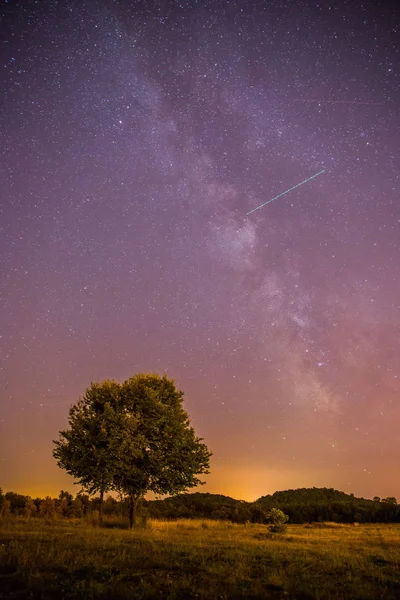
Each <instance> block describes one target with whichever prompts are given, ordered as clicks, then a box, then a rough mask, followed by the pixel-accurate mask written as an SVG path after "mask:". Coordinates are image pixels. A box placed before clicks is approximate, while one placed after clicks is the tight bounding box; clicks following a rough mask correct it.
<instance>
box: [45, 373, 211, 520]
mask: <svg viewBox="0 0 400 600" xmlns="http://www.w3.org/2000/svg"><path fill="white" fill-rule="evenodd" d="M182 402H183V392H182V391H181V390H178V389H177V388H176V387H175V384H174V381H173V380H170V379H168V378H167V377H166V376H163V377H160V376H159V375H157V374H139V375H135V376H133V377H131V378H130V379H128V380H127V381H125V382H124V383H122V384H119V383H117V382H115V381H110V380H106V381H104V382H102V383H92V384H91V386H90V387H89V388H88V389H87V390H86V393H85V396H84V397H83V398H82V399H80V400H79V401H78V402H77V404H76V405H74V406H72V407H71V409H70V411H69V420H68V421H69V429H67V430H64V431H60V439H59V440H58V441H55V442H54V444H55V449H54V451H53V455H54V457H55V458H56V460H57V463H58V465H59V466H60V467H61V468H63V469H66V471H67V472H68V473H69V474H70V475H72V476H73V477H74V478H75V479H76V480H77V481H78V483H80V484H81V486H82V488H83V489H84V490H86V491H87V492H88V493H89V494H93V493H97V492H99V493H100V499H101V502H100V506H101V505H102V499H103V495H104V493H106V492H108V491H112V490H114V491H118V492H119V493H121V494H123V495H125V496H127V497H128V498H129V520H130V526H132V524H133V519H134V512H135V509H136V507H137V505H138V502H139V501H140V500H141V498H143V497H144V495H145V494H146V493H147V492H149V491H152V492H155V493H156V494H177V493H179V492H184V491H186V490H188V489H189V488H192V487H195V486H197V485H199V484H202V483H203V482H202V481H200V479H198V477H197V475H200V474H203V473H208V469H209V459H210V456H211V453H210V452H209V450H208V448H207V447H206V445H205V444H203V443H202V440H201V438H198V437H196V435H195V432H194V429H193V427H192V426H191V424H190V419H189V416H188V414H187V413H186V411H185V410H184V409H183V406H182Z"/></svg>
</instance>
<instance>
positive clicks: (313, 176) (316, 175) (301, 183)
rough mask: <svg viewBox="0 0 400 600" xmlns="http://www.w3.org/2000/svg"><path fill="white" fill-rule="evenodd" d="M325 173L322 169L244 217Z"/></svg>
mask: <svg viewBox="0 0 400 600" xmlns="http://www.w3.org/2000/svg"><path fill="white" fill-rule="evenodd" d="M325 171H326V169H323V170H322V171H319V173H316V174H315V175H312V176H311V177H308V179H305V180H304V181H301V182H300V183H297V184H296V185H294V186H293V187H291V188H289V189H288V190H286V192H282V194H278V196H275V198H271V200H268V201H267V202H264V203H263V204H260V206H257V208H253V209H252V210H250V211H249V212H248V213H246V215H251V213H253V212H254V211H256V210H258V209H259V208H262V207H263V206H265V205H266V204H269V203H270V202H273V201H274V200H277V199H278V198H280V197H281V196H284V195H285V194H288V193H289V192H291V191H292V190H295V189H296V188H298V187H300V186H301V185H303V183H307V181H311V179H314V178H315V177H318V175H321V173H324V172H325Z"/></svg>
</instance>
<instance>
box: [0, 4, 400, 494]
mask: <svg viewBox="0 0 400 600" xmlns="http://www.w3.org/2000/svg"><path fill="white" fill-rule="evenodd" d="M388 4H389V3H379V2H363V3H361V4H359V3H353V2H333V3H331V4H330V3H327V2H321V3H319V4H317V3H315V2H311V1H310V2H306V1H305V2H298V1H289V2H277V1H273V2H254V3H253V2H247V3H246V2H239V1H236V2H235V1H233V2H215V0H213V1H211V0H210V1H208V2H207V1H199V2H195V1H193V2H188V1H182V2H179V1H177V2H173V1H171V2H155V1H154V2H128V1H126V2H122V1H112V0H105V1H104V2H94V1H92V2H90V1H89V0H83V1H82V0H80V1H79V2H78V0H70V1H69V2H57V1H54V2H47V1H43V2H22V1H21V2H16V1H15V2H13V1H11V0H9V1H8V2H3V3H2V4H1V7H0V10H1V13H0V22H1V35H0V39H1V40H2V43H1V61H0V67H1V81H0V90H1V91H0V95H1V105H0V128H1V132H2V141H1V152H2V154H1V165H0V176H1V215H0V226H1V235H0V256H1V272H2V299H1V315H2V332H1V339H0V356H1V382H0V383H1V414H0V417H1V419H0V421H1V423H0V459H1V462H0V469H1V470H0V485H1V486H2V487H3V489H5V490H9V489H13V490H15V491H20V492H21V493H31V494H47V493H50V494H51V493H56V492H57V491H58V490H59V489H61V488H62V487H63V488H64V489H66V488H68V489H72V490H74V491H77V490H76V488H74V487H73V486H72V483H71V480H70V478H68V477H67V476H66V475H65V474H63V473H61V472H60V471H59V470H58V469H57V466H56V464H55V461H54V460H53V458H52V456H51V450H52V440H53V439H55V438H56V437H57V432H58V430H59V429H61V428H62V427H64V426H65V424H66V417H67V412H68V408H69V406H70V405H71V404H72V403H74V402H75V401H76V400H77V399H78V397H79V396H80V395H82V394H83V392H84V390H85V388H86V387H87V386H88V385H89V384H90V382H91V381H94V380H103V379H106V378H114V379H116V380H118V381H122V380H124V379H125V378H127V377H129V376H130V375H132V374H134V373H137V372H147V371H150V372H154V371H155V372H159V373H164V372H166V373H167V374H168V375H169V376H171V377H173V378H174V379H175V380H176V382H177V384H178V385H179V386H180V387H181V388H182V389H183V390H184V391H185V398H186V400H185V407H186V409H187V410H188V412H189V414H190V416H191V418H192V421H193V424H194V426H195V428H196V432H197V433H198V434H199V435H201V436H203V437H204V438H205V441H206V443H207V444H208V445H209V447H210V449H211V450H212V451H213V452H214V456H213V459H212V473H211V475H210V476H209V478H208V480H207V485H206V487H205V488H202V489H203V490H206V491H210V492H217V493H225V494H229V495H232V496H235V497H239V498H244V499H254V498H256V497H257V496H260V495H262V494H266V493H269V492H273V491H275V490H276V489H285V488H294V487H299V486H313V485H315V486H327V487H336V488H339V489H343V490H344V491H348V492H354V493H356V494H361V495H365V496H367V497H368V496H369V497H372V496H374V495H376V494H377V495H382V496H383V495H391V496H393V495H396V494H399V495H400V483H399V481H400V479H399V472H400V469H399V464H400V462H399V460H400V459H399V457H400V434H399V424H400V408H399V400H400V204H399V200H400V194H399V175H398V174H399V142H398V140H399V112H398V107H399V100H400V98H399V71H398V68H399V51H398V48H399V45H398V33H399V32H398V26H397V25H396V24H397V23H399V13H397V14H396V13H394V12H391V11H390V9H389V8H388ZM319 171H321V172H322V171H324V173H323V175H321V176H320V177H316V178H315V179H313V180H311V181H308V182H307V183H306V184H305V185H301V186H300V187H297V189H292V191H291V192H290V193H288V194H286V195H282V197H280V198H279V200H276V201H274V202H272V203H270V204H268V205H266V206H264V207H263V208H262V210H258V211H256V212H254V213H252V214H246V213H248V212H249V211H251V210H252V209H253V208H255V207H257V206H260V205H261V204H263V203H266V202H267V201H268V200H269V199H271V198H273V197H277V196H278V195H280V194H281V193H282V192H283V191H285V190H288V189H289V188H292V187H293V186H295V185H296V183H297V182H301V181H303V180H305V179H306V178H307V177H310V176H311V175H313V174H315V173H317V172H319Z"/></svg>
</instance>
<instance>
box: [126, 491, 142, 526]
mask: <svg viewBox="0 0 400 600" xmlns="http://www.w3.org/2000/svg"><path fill="white" fill-rule="evenodd" d="M139 500H140V498H139V497H138V496H135V494H129V529H132V527H133V525H134V523H135V517H136V512H137V509H138V505H139Z"/></svg>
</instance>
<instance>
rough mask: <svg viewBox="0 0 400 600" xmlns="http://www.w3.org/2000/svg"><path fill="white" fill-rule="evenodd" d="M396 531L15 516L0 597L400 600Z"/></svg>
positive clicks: (1, 547) (1, 527)
mask: <svg viewBox="0 0 400 600" xmlns="http://www.w3.org/2000/svg"><path fill="white" fill-rule="evenodd" d="M399 565H400V525H393V524H387V525H386V524H385V525H375V524H374V525H360V526H351V525H341V524H336V523H331V524H330V523H326V524H315V525H313V526H307V525H289V526H288V528H287V531H286V533H283V534H271V533H270V532H269V531H268V527H267V526H265V525H256V524H248V525H235V524H231V523H228V522H221V521H205V520H203V521H192V520H180V521H169V522H165V521H164V522H163V521H154V520H153V521H149V522H147V523H146V525H145V526H143V527H137V528H135V529H133V530H132V531H129V530H128V529H124V528H123V524H122V523H118V522H117V521H116V520H109V521H108V522H106V523H105V524H104V525H103V527H101V528H100V527H98V526H96V524H93V523H90V522H88V521H84V520H83V519H82V520H76V521H74V520H70V521H66V520H54V521H51V520H49V521H45V520H43V519H37V518H31V519H23V518H19V517H11V518H8V519H4V520H1V521H0V599H5V598H8V599H11V598H19V599H25V598H37V599H42V600H46V599H53V598H54V599H55V598H57V599H63V598H85V599H91V598H93V599H95V598H96V599H97V598H102V599H106V598H115V599H128V598H129V599H131V598H143V599H145V598H162V599H172V598H182V599H185V598H188V599H189V598H199V599H201V598H209V599H211V598H212V599H213V600H214V599H218V598H219V599H224V598H225V599H229V598H232V599H233V598H235V599H236V598H244V599H262V598H273V599H278V598H285V599H293V600H294V599H299V600H306V599H310V600H311V599H320V600H341V599H349V600H350V599H351V600H354V599H371V600H377V599H380V598H381V599H385V600H389V599H393V600H394V599H399V598H400V566H399Z"/></svg>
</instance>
